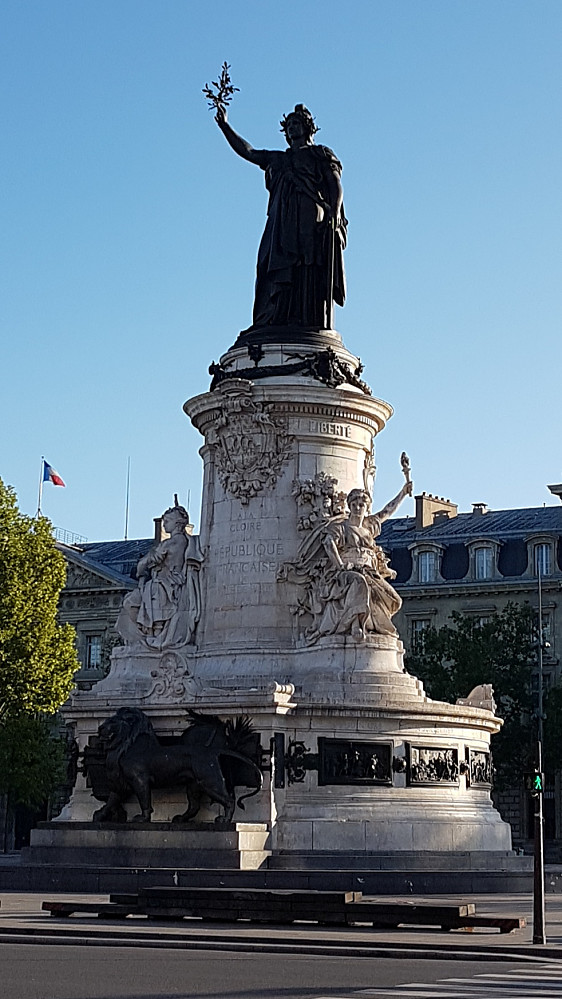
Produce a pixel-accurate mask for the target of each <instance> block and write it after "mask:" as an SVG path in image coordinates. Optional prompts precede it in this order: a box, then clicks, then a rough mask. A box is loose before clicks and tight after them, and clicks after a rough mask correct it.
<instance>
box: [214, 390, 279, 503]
mask: <svg viewBox="0 0 562 999" xmlns="http://www.w3.org/2000/svg"><path fill="white" fill-rule="evenodd" d="M221 392H222V394H223V397H224V400H225V401H224V403H223V405H222V406H221V409H220V414H219V416H218V419H217V420H216V422H215V425H214V430H213V434H212V435H211V438H210V443H213V444H214V445H215V460H216V464H217V472H218V476H219V479H220V482H221V485H222V486H223V488H224V489H225V490H226V491H227V492H229V493H230V495H231V496H234V498H235V499H238V500H240V502H241V503H242V505H243V506H247V504H248V503H249V502H250V500H251V499H252V498H253V497H254V496H257V495H258V493H259V492H261V491H262V490H263V489H271V488H273V486H274V485H275V483H276V482H277V478H278V476H279V474H280V472H281V469H282V467H283V465H284V464H285V462H286V461H287V460H288V458H289V457H290V455H291V453H292V444H293V437H292V436H291V435H290V434H289V433H287V426H286V423H285V422H284V421H282V420H279V419H275V418H274V417H272V416H271V409H272V405H271V404H267V403H260V402H255V401H254V400H253V398H252V390H251V386H250V385H249V384H248V383H247V382H243V381H240V382H227V383H225V385H223V386H221Z"/></svg>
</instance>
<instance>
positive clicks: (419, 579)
mask: <svg viewBox="0 0 562 999" xmlns="http://www.w3.org/2000/svg"><path fill="white" fill-rule="evenodd" d="M409 547H410V551H411V552H412V560H413V563H414V571H413V573H412V580H411V581H412V582H416V583H421V584H422V586H423V585H425V586H428V585H429V586H430V585H431V584H432V583H438V582H442V577H441V559H442V557H443V551H444V548H443V545H439V544H437V543H436V542H432V543H431V544H429V543H428V542H427V541H426V542H422V543H420V542H419V541H418V542H414V544H413V545H410V546H409Z"/></svg>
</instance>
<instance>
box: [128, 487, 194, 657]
mask: <svg viewBox="0 0 562 999" xmlns="http://www.w3.org/2000/svg"><path fill="white" fill-rule="evenodd" d="M188 524H189V514H188V513H187V510H185V508H184V507H183V506H179V505H178V503H177V497H176V505H175V506H173V507H170V509H169V510H166V512H165V513H164V514H163V516H162V525H163V527H164V530H165V531H166V533H168V534H169V535H170V536H169V537H168V538H165V539H164V540H163V541H160V542H159V543H158V544H156V545H155V546H154V547H153V548H151V550H150V551H149V552H148V553H147V554H146V555H144V556H143V557H142V558H141V559H140V561H139V563H138V565H137V579H138V581H139V585H138V588H137V589H136V590H134V591H133V592H132V593H130V594H129V595H128V596H127V597H125V600H124V601H123V607H122V608H121V612H120V614H119V617H118V619H117V624H116V626H115V627H116V630H117V632H118V633H119V635H121V637H122V638H123V640H124V642H125V644H126V645H132V644H137V643H140V644H142V645H144V646H146V647H148V648H150V649H157V650H162V649H167V648H178V647H179V646H181V645H186V644H190V643H192V642H193V641H194V637H195V629H196V627H197V622H198V621H199V618H200V616H201V598H200V589H199V576H198V571H199V568H200V564H201V555H200V553H199V550H198V548H197V542H196V539H195V538H192V537H189V536H188V534H187V533H186V527H187V525H188Z"/></svg>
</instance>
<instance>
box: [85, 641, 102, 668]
mask: <svg viewBox="0 0 562 999" xmlns="http://www.w3.org/2000/svg"><path fill="white" fill-rule="evenodd" d="M100 666H101V635H86V669H99V667H100Z"/></svg>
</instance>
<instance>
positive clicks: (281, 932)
mask: <svg viewBox="0 0 562 999" xmlns="http://www.w3.org/2000/svg"><path fill="white" fill-rule="evenodd" d="M46 899H50V900H52V901H54V900H58V901H66V900H68V901H74V900H81V901H85V902H86V901H88V902H97V901H103V902H106V901H108V900H109V899H108V896H107V895H77V894H60V895H59V894H50V895H49V894H47V893H43V894H23V893H18V892H0V901H1V907H0V943H2V942H4V943H5V942H8V941H9V942H12V943H16V942H26V943H31V942H34V943H38V944H39V943H51V944H52V943H54V942H55V943H60V944H64V943H67V944H69V943H73V944H89V945H94V946H95V945H96V944H97V945H102V944H103V945H104V946H131V947H139V946H140V947H159V948H162V947H169V948H170V947H171V948H178V947H181V948H190V949H209V950H212V949H217V948H220V949H221V950H225V949H231V950H238V951H264V952H271V951H276V952H282V951H290V952H291V953H314V954H319V953H322V954H342V955H343V954H346V955H350V954H354V955H356V956H358V957H359V956H372V955H373V954H375V953H376V954H379V955H380V954H385V955H387V956H395V955H400V956H402V957H407V956H411V957H417V958H419V957H422V956H426V957H434V956H436V955H438V956H439V957H451V958H453V957H458V956H459V955H460V954H462V955H466V954H470V953H472V954H475V953H478V955H479V957H482V956H483V954H486V955H487V956H489V957H493V958H495V959H497V960H502V959H503V960H507V959H510V960H513V959H514V958H515V959H520V960H537V959H548V960H553V959H554V960H561V961H562V896H560V895H547V896H546V925H547V943H546V945H544V946H543V945H535V944H533V943H532V938H533V928H532V906H533V900H532V896H531V895H530V894H522V895H479V896H474V895H471V896H463V897H462V898H461V897H459V896H453V895H440V896H435V895H432V896H428V897H427V898H420V897H417V896H416V897H413V896H408V897H407V898H400V901H401V902H409V903H412V904H414V903H415V904H420V903H423V902H426V903H428V904H431V903H437V902H438V901H440V902H443V903H447V902H448V903H455V904H459V903H465V902H474V903H475V905H476V914H477V915H480V916H485V915H494V916H524V917H525V918H526V919H527V926H526V927H525V928H523V929H521V930H515V931H513V932H512V933H509V934H500V933H499V932H498V931H497V930H495V929H481V928H478V929H474V930H472V932H469V931H467V930H453V931H450V932H446V931H442V930H440V929H431V928H409V929H402V928H401V929H398V930H381V929H373V928H372V927H368V926H364V927H341V928H339V927H330V928H326V927H323V926H317V925H314V924H310V923H309V924H306V923H300V924H293V925H292V926H290V927H287V926H275V925H267V926H264V925H260V924H258V923H240V922H239V923H212V924H210V923H206V922H202V921H201V920H198V919H185V920H183V921H182V922H171V923H170V922H164V921H162V922H157V921H152V920H150V921H148V920H147V919H144V918H142V917H129V918H127V919H123V920H107V919H99V918H97V917H95V916H92V915H84V916H72V917H70V918H60V917H53V916H50V915H49V914H48V913H44V912H42V911H41V903H42V902H43V900H46ZM376 900H377V901H381V902H385V901H386V902H389V901H391V899H390V898H389V897H388V896H384V897H382V896H379V897H377V898H376Z"/></svg>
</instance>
